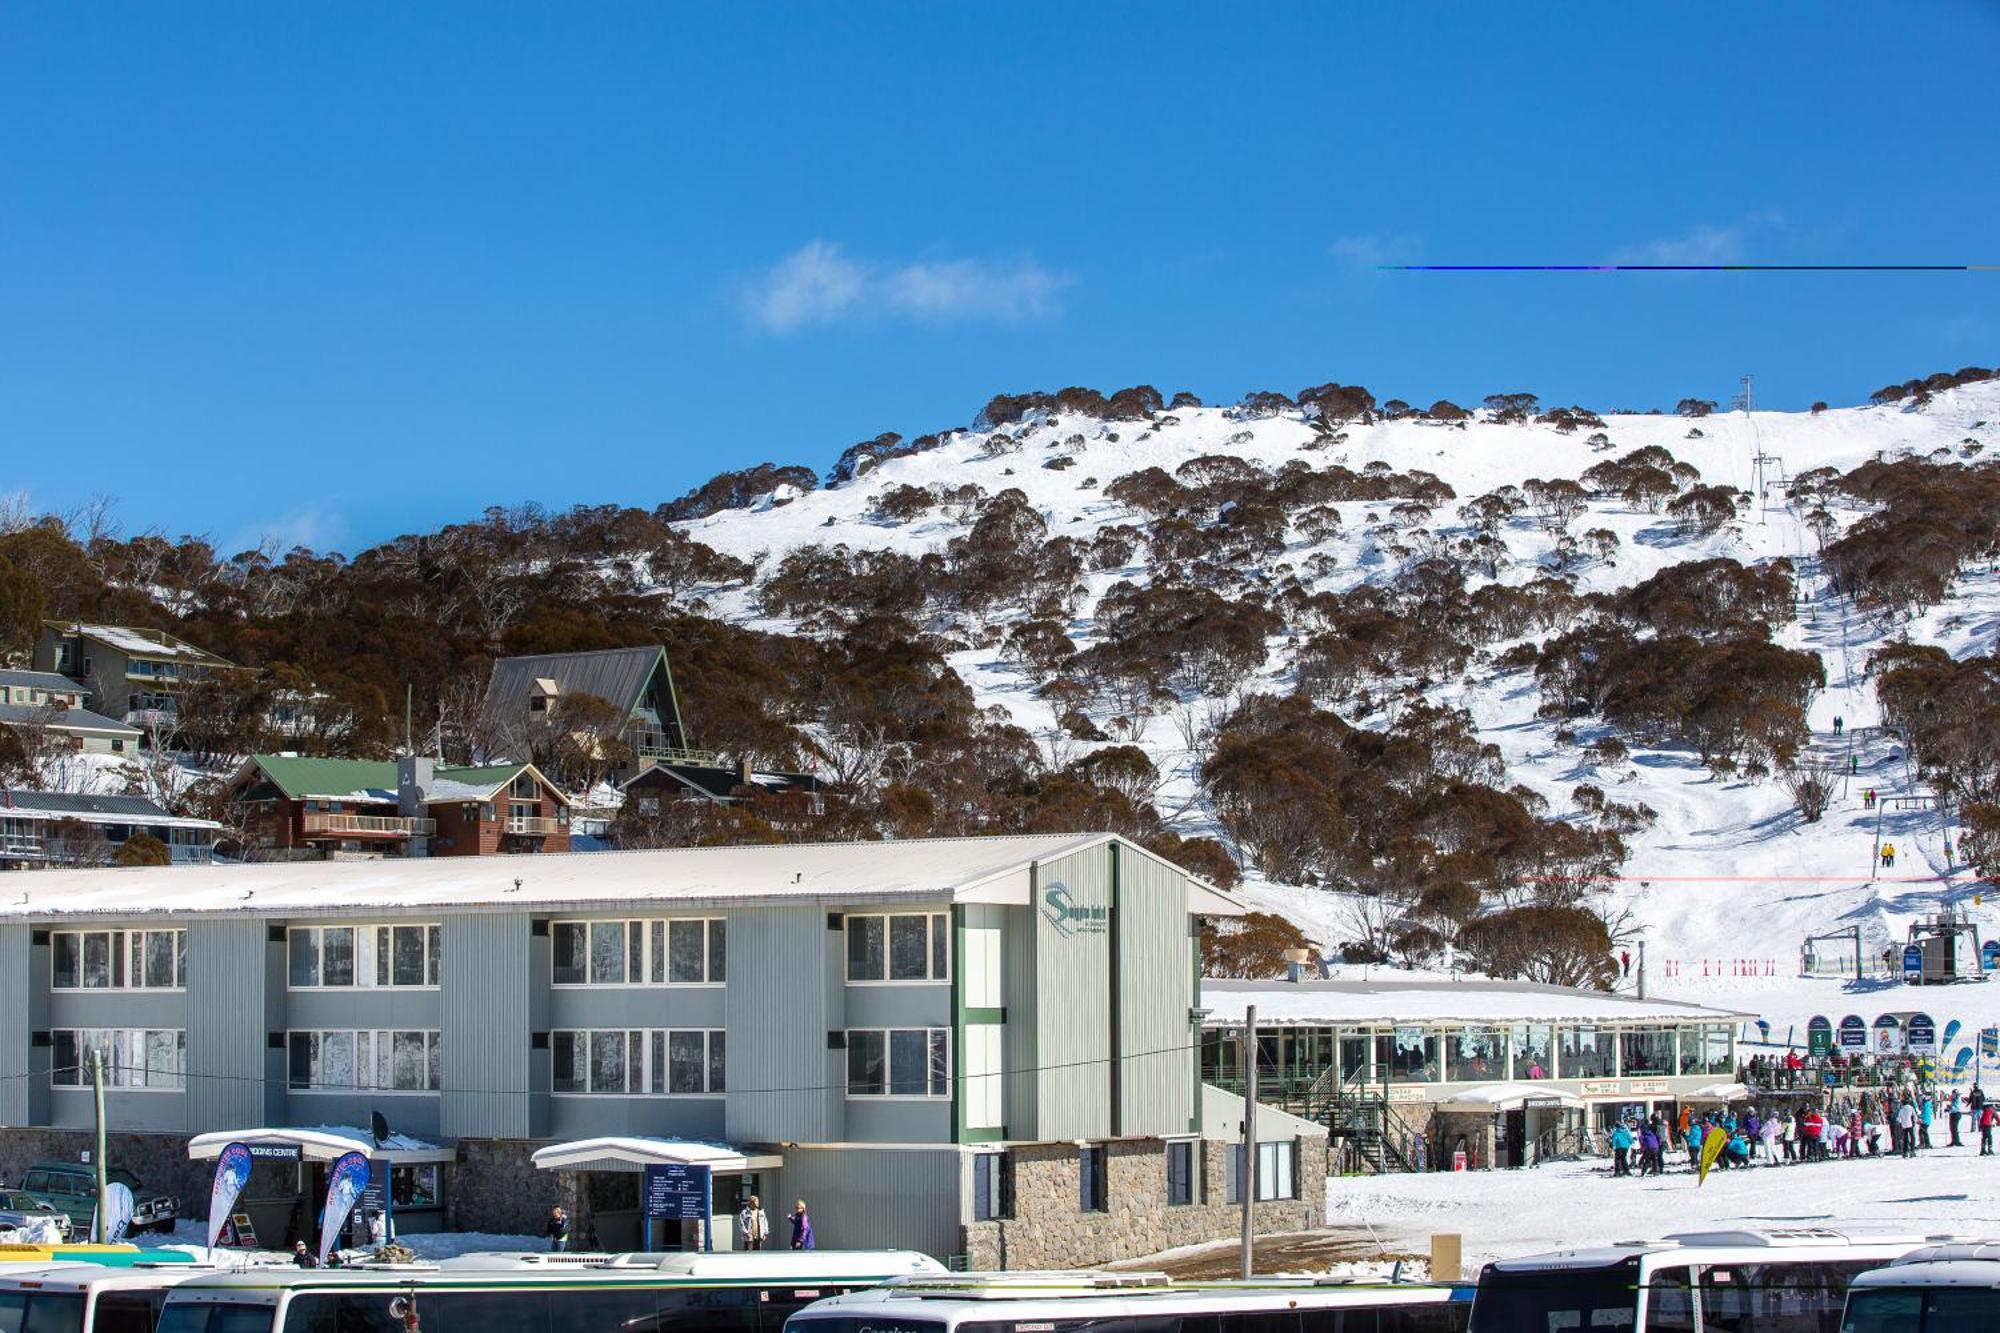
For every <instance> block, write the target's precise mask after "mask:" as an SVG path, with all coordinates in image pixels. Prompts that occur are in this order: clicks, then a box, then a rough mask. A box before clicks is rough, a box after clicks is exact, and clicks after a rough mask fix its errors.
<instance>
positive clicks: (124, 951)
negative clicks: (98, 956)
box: [49, 926, 187, 1031]
mask: <svg viewBox="0 0 2000 1333" xmlns="http://www.w3.org/2000/svg"><path fill="white" fill-rule="evenodd" d="M94 935H102V936H105V937H106V939H105V960H104V978H105V984H103V985H102V986H93V985H90V984H88V982H87V980H86V979H87V977H88V976H89V968H88V966H87V965H86V963H85V957H86V954H87V948H86V945H85V943H84V941H85V940H86V938H87V937H90V936H94ZM154 935H171V936H173V937H174V943H173V972H174V980H173V984H172V985H168V986H147V985H144V984H142V983H143V982H144V979H145V975H146V946H147V942H148V939H149V937H151V936H154ZM65 939H68V940H74V941H75V945H74V948H75V951H76V952H75V972H74V974H73V975H74V980H73V981H72V982H71V983H70V984H69V985H63V984H61V981H60V978H61V975H62V974H61V972H60V971H59V970H58V968H59V966H60V964H61V958H60V956H59V955H60V951H61V950H62V948H63V944H62V941H63V940H65ZM49 989H50V990H51V991H61V992H62V993H64V994H69V993H71V992H73V991H110V992H114V993H117V992H122V993H126V994H149V995H171V994H175V993H178V992H184V991H186V990H187V927H185V926H115V927H112V926H107V927H104V928H102V929H70V930H52V931H50V932H49ZM92 1030H93V1031H94V1030H96V1029H92ZM104 1030H105V1031H110V1029H104Z"/></svg>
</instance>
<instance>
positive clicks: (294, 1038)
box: [290, 1032, 315, 1088]
mask: <svg viewBox="0 0 2000 1333" xmlns="http://www.w3.org/2000/svg"><path fill="white" fill-rule="evenodd" d="M314 1038H315V1034H313V1033H310V1032H294V1033H293V1034H292V1035H291V1040H290V1045H291V1051H290V1066H291V1075H292V1077H291V1084H292V1086H293V1087H295V1088H310V1087H311V1086H312V1079H313V1045H314Z"/></svg>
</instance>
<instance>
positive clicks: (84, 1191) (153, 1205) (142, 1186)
mask: <svg viewBox="0 0 2000 1333" xmlns="http://www.w3.org/2000/svg"><path fill="white" fill-rule="evenodd" d="M105 1174H106V1175H107V1176H108V1177H109V1179H110V1180H111V1181H113V1182H115V1183H116V1184H120V1185H123V1186H124V1187H125V1188H127V1189H129V1190H131V1191H132V1232H133V1234H134V1235H137V1234H138V1233H139V1232H141V1231H172V1230H173V1229H174V1222H175V1220H176V1219H178V1218H179V1216H180V1211H181V1201H180V1200H179V1199H176V1198H174V1197H172V1196H171V1195H166V1194H161V1193H160V1192H158V1191H157V1190H149V1189H147V1188H146V1182H144V1181H143V1180H140V1179H139V1177H137V1176H135V1175H133V1174H132V1173H131V1172H130V1171H127V1170H126V1169H125V1168H124V1167H122V1166H114V1167H112V1168H110V1170H108V1171H107V1172H106V1173H105ZM15 1193H16V1194H24V1195H26V1196H27V1197H28V1198H30V1199H34V1200H36V1201H38V1202H41V1203H46V1204H48V1205H49V1206H50V1207H52V1208H54V1209H55V1210H56V1211H57V1212H59V1213H64V1214H67V1215H68V1217H69V1220H70V1225H71V1226H72V1227H74V1228H75V1229H76V1230H77V1231H79V1232H81V1231H83V1230H84V1229H85V1228H87V1227H88V1226H89V1225H90V1219H91V1215H92V1214H93V1213H95V1212H96V1211H97V1172H96V1170H95V1169H94V1168H92V1167H89V1166H86V1165H84V1164H83V1163H81V1162H37V1163H35V1164H34V1165H33V1166H31V1167H29V1168H28V1170H27V1173H26V1174H25V1175H23V1176H22V1177H21V1185H20V1188H19V1189H17V1190H16V1191H15Z"/></svg>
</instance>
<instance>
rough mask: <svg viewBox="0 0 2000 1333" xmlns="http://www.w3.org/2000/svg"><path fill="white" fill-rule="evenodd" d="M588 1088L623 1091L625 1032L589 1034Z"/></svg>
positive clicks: (593, 1090) (603, 1090)
mask: <svg viewBox="0 0 2000 1333" xmlns="http://www.w3.org/2000/svg"><path fill="white" fill-rule="evenodd" d="M590 1090H591V1091H592V1092H623V1091H625V1034H624V1033H623V1032H617V1031H613V1032H593V1033H591V1034H590Z"/></svg>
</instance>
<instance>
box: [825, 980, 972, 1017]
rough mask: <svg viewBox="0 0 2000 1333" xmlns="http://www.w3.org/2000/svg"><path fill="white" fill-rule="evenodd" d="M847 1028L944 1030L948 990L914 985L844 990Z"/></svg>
mask: <svg viewBox="0 0 2000 1333" xmlns="http://www.w3.org/2000/svg"><path fill="white" fill-rule="evenodd" d="M846 1004H847V1026H849V1027H851V1028H948V1027H950V1026H951V987H950V985H948V984H945V985H929V984H925V985H918V984H916V983H914V982H911V983H903V984H898V985H885V986H848V987H847V988H846Z"/></svg>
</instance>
